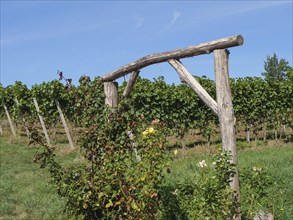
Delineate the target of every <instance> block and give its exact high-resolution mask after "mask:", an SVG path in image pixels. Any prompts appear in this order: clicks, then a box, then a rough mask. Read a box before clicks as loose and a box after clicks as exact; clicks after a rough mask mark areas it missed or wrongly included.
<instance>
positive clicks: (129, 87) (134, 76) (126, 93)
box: [123, 70, 139, 97]
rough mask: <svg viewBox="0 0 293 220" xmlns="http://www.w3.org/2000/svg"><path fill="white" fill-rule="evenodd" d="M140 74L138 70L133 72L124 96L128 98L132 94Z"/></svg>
mask: <svg viewBox="0 0 293 220" xmlns="http://www.w3.org/2000/svg"><path fill="white" fill-rule="evenodd" d="M138 74H139V70H137V71H133V72H132V73H131V75H130V79H129V80H128V82H127V85H126V87H125V90H124V92H123V96H124V97H127V96H128V95H129V94H130V92H131V91H132V89H133V87H134V84H135V82H136V79H137V77H138Z"/></svg>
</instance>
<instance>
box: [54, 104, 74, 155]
mask: <svg viewBox="0 0 293 220" xmlns="http://www.w3.org/2000/svg"><path fill="white" fill-rule="evenodd" d="M55 103H56V106H57V109H58V112H59V115H60V118H61V121H62V124H63V127H64V130H65V133H66V136H67V139H68V142H69V147H70V149H71V150H73V149H74V145H73V142H72V138H71V135H70V133H69V129H68V126H67V123H66V121H65V117H64V115H63V112H62V109H61V106H60V103H59V101H58V100H57V99H55Z"/></svg>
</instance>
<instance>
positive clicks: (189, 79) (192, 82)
mask: <svg viewBox="0 0 293 220" xmlns="http://www.w3.org/2000/svg"><path fill="white" fill-rule="evenodd" d="M168 63H169V64H170V65H171V66H172V67H173V68H174V69H175V70H176V71H177V73H178V75H179V77H180V79H181V80H184V81H185V82H186V83H187V84H188V85H189V86H190V87H191V88H192V89H193V90H194V91H195V93H196V94H197V95H198V96H199V98H200V99H201V100H202V101H203V102H204V103H205V104H206V105H207V106H208V107H209V108H210V109H211V110H212V111H213V112H214V113H215V114H216V115H218V107H217V103H216V101H215V100H214V99H213V98H212V97H211V96H210V95H209V93H208V92H207V91H206V90H205V89H204V88H203V87H202V86H201V85H200V84H199V82H197V80H196V79H195V78H194V77H193V76H192V75H191V74H190V73H189V72H188V70H187V69H186V68H185V66H184V65H183V64H182V63H181V62H180V61H178V60H173V59H172V60H169V61H168Z"/></svg>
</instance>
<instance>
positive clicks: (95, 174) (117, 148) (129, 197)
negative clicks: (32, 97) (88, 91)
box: [33, 101, 170, 220]
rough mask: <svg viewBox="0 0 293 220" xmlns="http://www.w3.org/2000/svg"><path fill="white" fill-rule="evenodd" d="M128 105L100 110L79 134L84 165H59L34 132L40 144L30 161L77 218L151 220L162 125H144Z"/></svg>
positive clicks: (163, 155) (161, 165) (161, 164)
mask: <svg viewBox="0 0 293 220" xmlns="http://www.w3.org/2000/svg"><path fill="white" fill-rule="evenodd" d="M130 104H131V103H127V101H124V102H121V103H120V106H119V108H118V109H117V110H116V111H115V112H111V111H106V110H105V113H106V114H105V116H103V117H100V118H99V123H98V124H97V125H95V124H93V125H91V126H90V127H88V129H87V130H86V131H85V133H84V134H83V135H82V138H81V140H80V144H81V146H80V147H81V149H82V151H83V154H84V156H85V158H86V159H87V164H86V165H84V166H80V167H77V168H76V167H74V168H73V167H71V168H70V169H64V168H62V167H61V166H60V165H59V164H58V163H57V162H56V160H55V155H54V149H52V148H49V147H47V146H46V145H45V144H44V142H42V141H41V140H40V137H38V136H37V133H35V134H34V138H33V139H34V140H35V141H36V142H38V143H39V144H41V145H43V146H44V147H45V148H44V149H45V150H44V152H43V153H40V154H38V155H36V160H38V161H40V162H41V166H42V167H48V168H49V171H50V173H51V174H52V177H53V181H54V182H55V184H56V186H57V189H58V193H59V194H60V195H61V196H63V197H65V198H66V200H67V211H68V212H69V213H70V214H72V215H73V216H75V217H76V218H77V219H111V220H112V219H157V213H158V209H159V205H158V204H159V201H160V196H159V185H160V184H161V183H162V181H163V178H164V175H163V174H164V169H165V168H166V167H167V166H168V161H169V159H170V156H169V154H168V152H167V151H166V150H165V141H166V138H165V130H164V126H163V124H160V123H159V122H158V121H156V123H153V124H152V126H151V127H148V128H147V129H146V127H147V126H148V123H147V122H146V121H145V119H144V118H143V117H140V116H136V115H135V112H132V111H129V108H130V107H131V106H130ZM132 113H133V114H132ZM150 123H151V122H149V124H150ZM135 154H137V155H139V156H140V160H137V157H135Z"/></svg>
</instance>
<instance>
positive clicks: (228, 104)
mask: <svg viewBox="0 0 293 220" xmlns="http://www.w3.org/2000/svg"><path fill="white" fill-rule="evenodd" d="M228 56H229V55H228V51H227V50H224V49H221V50H215V51H214V65H215V67H214V68H215V79H216V93H217V104H218V118H219V122H220V128H221V138H222V149H223V150H225V151H230V152H231V153H232V162H233V163H235V164H237V163H238V159H237V151H236V129H235V123H236V119H235V116H234V111H233V104H232V93H231V88H230V84H229V70H228ZM231 187H232V188H234V189H235V190H236V192H237V194H238V195H240V191H239V176H238V171H237V170H236V175H235V176H234V177H233V180H232V182H231ZM238 219H239V218H238Z"/></svg>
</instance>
